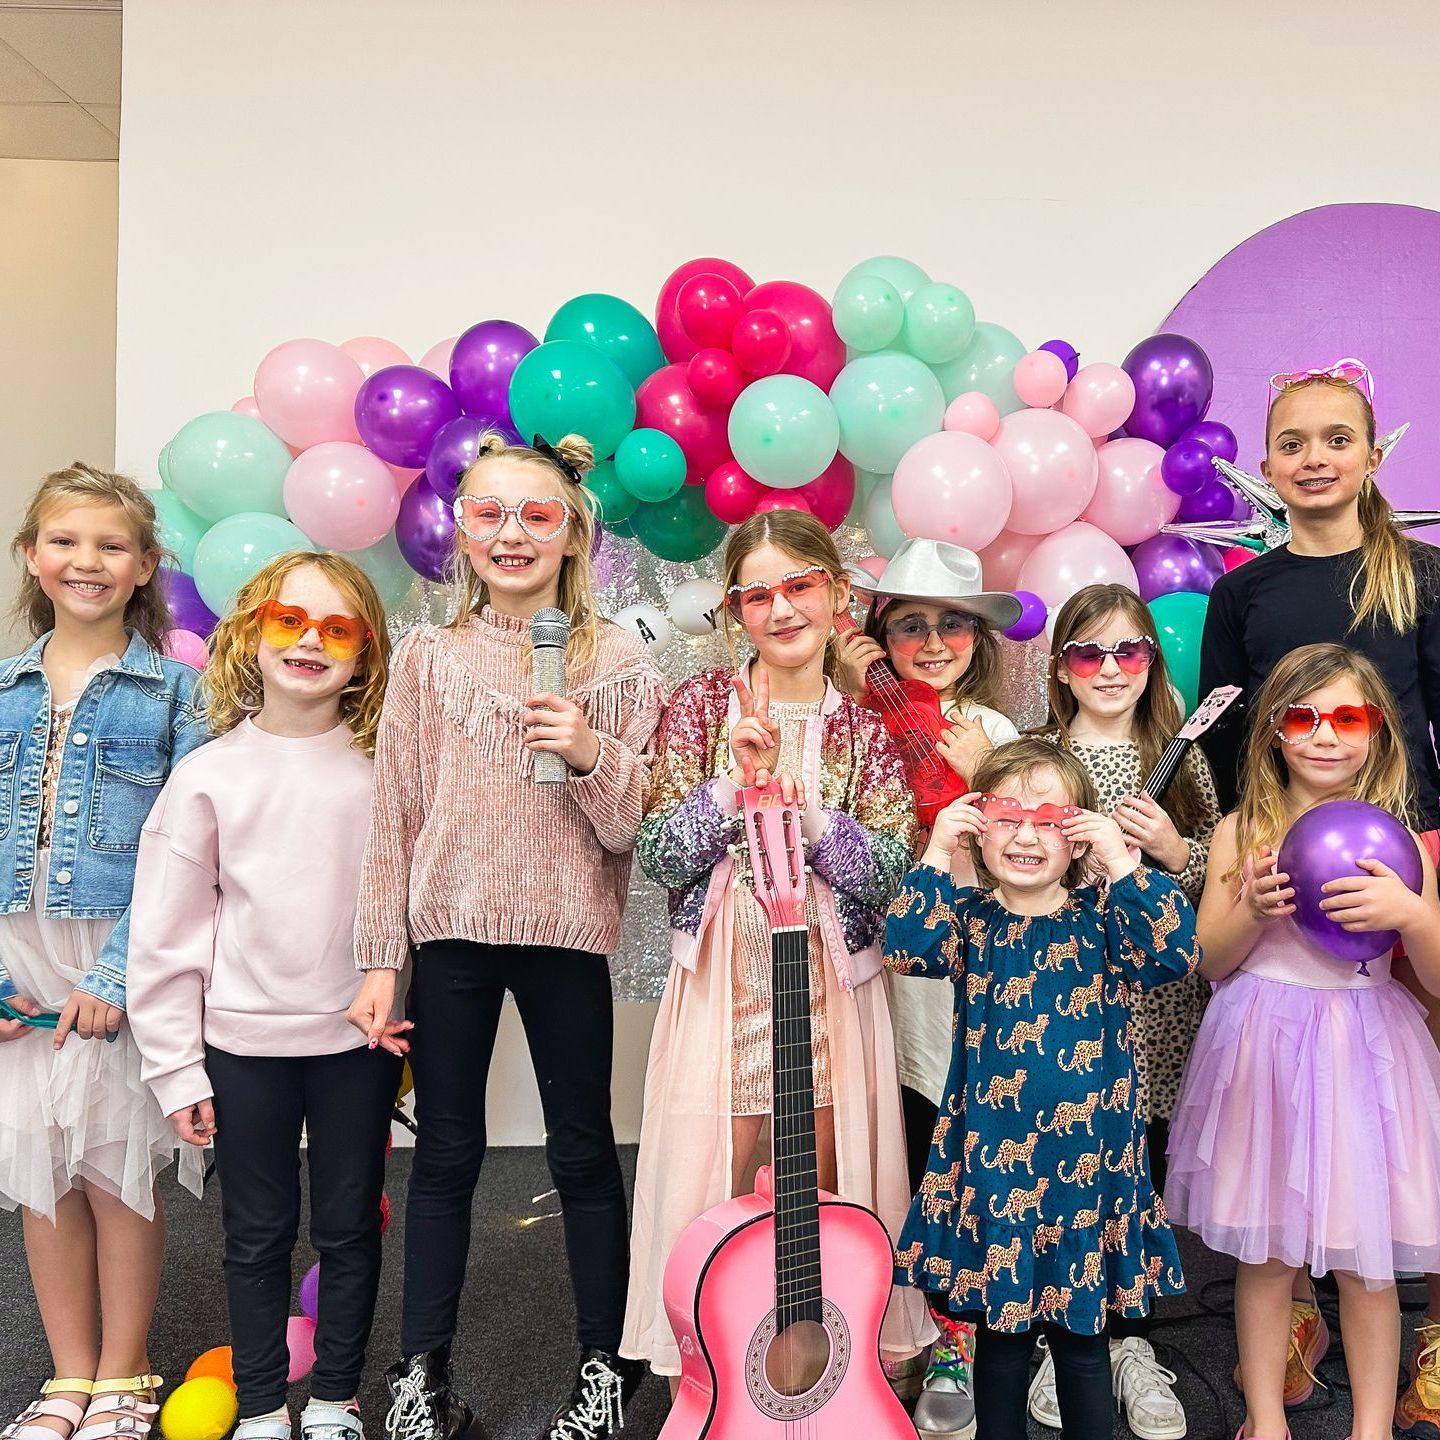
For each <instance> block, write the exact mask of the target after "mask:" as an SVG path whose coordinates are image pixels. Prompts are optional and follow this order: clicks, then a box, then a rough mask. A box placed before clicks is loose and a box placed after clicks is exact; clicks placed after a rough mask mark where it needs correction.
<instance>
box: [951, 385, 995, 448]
mask: <svg viewBox="0 0 1440 1440" xmlns="http://www.w3.org/2000/svg"><path fill="white" fill-rule="evenodd" d="M945 428H946V429H947V430H960V431H963V432H964V433H965V434H966V435H975V436H978V437H979V438H980V439H981V440H993V439H994V438H995V432H996V431H997V430H998V429H999V428H1000V412H999V410H997V409H996V408H995V402H994V401H993V400H992V399H991V398H990V397H989V396H988V395H986V394H983V393H982V392H981V391H979V390H967V391H966V392H965V393H964V394H963V395H957V396H956V397H955V398H954V399H953V400H952V401H951V402H950V404H949V405H948V406H947V407H946V410H945Z"/></svg>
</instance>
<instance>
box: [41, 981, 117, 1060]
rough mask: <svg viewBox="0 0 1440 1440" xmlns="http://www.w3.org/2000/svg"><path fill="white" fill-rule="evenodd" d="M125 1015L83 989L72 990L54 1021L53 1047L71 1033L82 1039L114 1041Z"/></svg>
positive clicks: (115, 1007)
mask: <svg viewBox="0 0 1440 1440" xmlns="http://www.w3.org/2000/svg"><path fill="white" fill-rule="evenodd" d="M124 1013H125V1012H124V1011H123V1010H121V1009H120V1008H119V1007H118V1006H116V1005H107V1004H106V1003H105V1002H104V1001H103V1000H99V999H97V998H96V997H95V996H94V995H91V994H90V993H89V992H88V991H85V990H72V991H71V992H70V998H69V999H68V1000H67V1001H66V1002H65V1008H64V1009H63V1010H62V1011H61V1012H60V1018H59V1020H57V1021H56V1022H55V1048H56V1049H57V1050H58V1049H59V1048H60V1047H61V1046H62V1045H63V1044H64V1043H65V1039H66V1037H67V1036H68V1035H69V1034H70V1032H71V1031H72V1030H73V1031H74V1032H75V1033H76V1034H77V1035H78V1036H79V1037H80V1038H81V1039H82V1040H113V1039H114V1038H115V1037H116V1036H117V1035H118V1034H119V1033H120V1017H121V1016H122V1015H123V1014H124Z"/></svg>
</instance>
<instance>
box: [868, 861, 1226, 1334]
mask: <svg viewBox="0 0 1440 1440" xmlns="http://www.w3.org/2000/svg"><path fill="white" fill-rule="evenodd" d="M1198 960H1199V949H1198V946H1197V944H1196V940H1195V912H1194V910H1193V909H1192V908H1191V905H1190V902H1189V900H1187V899H1186V897H1185V892H1184V891H1183V890H1181V888H1180V887H1179V885H1177V884H1176V883H1175V881H1174V880H1172V879H1170V877H1169V876H1167V875H1164V874H1161V873H1160V872H1158V871H1155V870H1150V869H1147V868H1145V867H1141V868H1139V869H1137V870H1135V871H1133V872H1132V873H1131V874H1129V875H1127V876H1125V877H1124V878H1123V879H1121V880H1118V881H1116V882H1115V883H1114V884H1113V885H1111V886H1110V887H1109V889H1108V893H1105V894H1103V895H1102V893H1101V892H1099V891H1097V890H1095V889H1093V888H1084V889H1077V890H1072V891H1071V892H1070V894H1069V897H1068V898H1067V899H1066V901H1065V903H1064V904H1063V905H1062V906H1061V907H1060V908H1059V909H1058V910H1056V911H1055V912H1054V913H1053V914H1050V915H1036V916H1024V915H1017V914H1015V913H1014V912H1013V911H1010V910H1007V909H1006V908H1005V907H1004V906H1002V905H1001V904H1000V902H999V901H998V900H997V899H996V898H995V896H994V895H993V894H992V893H991V892H990V891H988V890H978V889H968V888H966V889H962V888H961V887H959V886H957V885H956V884H955V883H954V881H953V880H952V879H951V878H950V876H949V875H947V874H942V873H941V872H940V871H939V870H936V869H934V868H932V867H931V866H929V865H917V866H915V867H913V868H912V869H911V870H910V871H909V873H908V874H907V875H906V876H905V879H904V881H903V883H902V885H901V888H900V893H899V894H898V895H897V896H896V898H895V901H894V903H893V904H892V905H891V906H890V911H889V914H888V916H887V917H886V921H885V963H886V965H887V966H889V967H890V969H892V970H894V971H896V972H897V973H899V974H902V975H923V976H928V977H930V978H932V979H936V980H950V981H953V982H954V985H955V1044H954V1048H953V1050H952V1053H951V1059H950V1073H949V1075H948V1077H947V1078H946V1083H945V1098H944V1100H943V1102H942V1103H941V1106H940V1113H939V1115H938V1117H937V1119H936V1124H935V1134H934V1138H933V1140H932V1143H931V1147H930V1163H929V1166H928V1169H927V1174H926V1176H925V1182H924V1184H923V1186H922V1187H921V1191H920V1194H918V1195H917V1196H916V1197H915V1199H914V1201H913V1202H912V1203H911V1206H910V1213H909V1216H908V1217H907V1219H906V1222H905V1227H904V1229H903V1230H902V1231H901V1235H900V1241H899V1244H898V1245H897V1247H896V1255H895V1281H896V1284H908V1285H914V1286H918V1287H920V1288H921V1289H924V1290H928V1291H931V1292H933V1293H934V1294H935V1295H936V1296H937V1297H940V1296H943V1297H944V1299H945V1301H946V1303H947V1304H948V1305H949V1308H950V1310H951V1311H952V1313H955V1314H963V1315H966V1316H967V1317H973V1316H983V1317H984V1319H985V1322H986V1324H987V1325H989V1326H990V1328H991V1329H994V1330H1003V1331H1012V1332H1013V1331H1022V1330H1026V1329H1028V1328H1029V1327H1030V1325H1031V1324H1034V1323H1039V1322H1049V1323H1052V1324H1056V1325H1059V1326H1061V1327H1062V1328H1064V1329H1066V1330H1070V1331H1072V1332H1074V1333H1076V1334H1091V1335H1093V1334H1099V1333H1100V1331H1101V1330H1103V1329H1104V1328H1105V1325H1106V1321H1107V1318H1108V1316H1109V1315H1111V1314H1115V1315H1128V1316H1140V1315H1144V1314H1146V1313H1147V1312H1148V1310H1149V1308H1150V1301H1151V1298H1152V1297H1153V1296H1156V1295H1176V1294H1179V1293H1181V1292H1182V1291H1183V1290H1184V1288H1185V1279H1184V1276H1183V1274H1182V1273H1181V1269H1180V1257H1179V1254H1178V1252H1177V1250H1176V1248H1175V1237H1174V1236H1173V1235H1172V1234H1171V1232H1170V1225H1169V1222H1168V1220H1167V1219H1166V1215H1165V1207H1164V1205H1163V1204H1162V1202H1161V1200H1160V1198H1159V1196H1157V1195H1156V1194H1155V1190H1154V1187H1153V1186H1152V1185H1151V1183H1150V1166H1149V1162H1148V1159H1147V1156H1146V1153H1145V1123H1144V1121H1143V1120H1142V1119H1141V1118H1140V1115H1139V1113H1138V1111H1137V1110H1136V1106H1135V1088H1136V1080H1135V1066H1134V1062H1133V1059H1132V1056H1131V1039H1130V1027H1131V1014H1130V1011H1131V1005H1132V1003H1133V1001H1134V999H1135V997H1136V996H1137V995H1138V994H1139V993H1140V992H1141V991H1144V990H1148V989H1151V988H1153V987H1155V986H1157V985H1164V984H1166V983H1167V982H1170V981H1174V980H1178V979H1180V978H1181V977H1183V976H1185V975H1188V974H1189V973H1190V972H1191V971H1192V970H1193V969H1194V968H1195V966H1196V964H1197V962H1198Z"/></svg>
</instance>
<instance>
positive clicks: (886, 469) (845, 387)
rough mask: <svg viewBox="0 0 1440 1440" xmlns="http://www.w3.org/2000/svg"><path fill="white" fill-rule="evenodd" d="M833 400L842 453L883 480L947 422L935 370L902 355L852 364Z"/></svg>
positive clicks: (838, 379)
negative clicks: (914, 448)
mask: <svg viewBox="0 0 1440 1440" xmlns="http://www.w3.org/2000/svg"><path fill="white" fill-rule="evenodd" d="M741 398H742V399H743V398H744V397H743V396H742V397H741ZM830 400H831V402H832V403H833V404H834V406H835V414H836V417H837V419H838V420H839V422H840V453H841V454H842V455H843V456H844V457H845V458H846V459H847V460H848V461H850V463H851V464H852V465H856V466H858V467H859V468H860V469H861V470H876V471H879V472H880V473H881V474H883V475H890V474H893V473H894V470H895V467H896V465H898V464H899V463H900V457H901V456H902V455H904V453H905V452H906V451H907V450H908V449H909V448H910V447H911V446H912V445H913V444H914V443H915V442H916V441H917V440H923V439H924V438H925V436H927V435H934V434H936V433H937V432H938V431H939V429H940V426H941V424H942V422H943V421H944V419H945V397H944V395H943V394H942V393H941V390H940V382H939V381H938V380H937V379H936V378H935V373H934V371H932V370H931V369H930V367H929V366H928V365H926V364H925V363H924V362H923V361H920V360H917V359H916V358H915V357H914V356H913V355H902V354H901V353H900V352H899V351H898V350H882V351H880V352H879V354H876V355H862V356H861V357H860V358H859V359H858V360H852V361H851V362H850V363H849V364H848V365H847V366H846V367H845V368H844V369H843V370H842V371H841V372H840V373H839V375H837V376H836V377H835V383H834V384H833V385H832V386H831V387H830ZM736 403H737V404H738V403H739V402H738V401H737V402H736ZM732 418H733V412H732ZM736 459H739V452H738V451H737V452H736ZM742 463H743V462H742ZM745 468H746V469H747V470H749V469H750V467H749V466H748V465H746V466H745ZM751 473H752V474H753V473H754V472H753V471H752V472H751Z"/></svg>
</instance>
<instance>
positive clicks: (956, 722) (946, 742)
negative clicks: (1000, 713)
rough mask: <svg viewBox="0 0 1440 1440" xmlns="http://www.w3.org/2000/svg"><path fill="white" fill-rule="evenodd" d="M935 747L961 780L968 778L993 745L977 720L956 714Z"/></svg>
mask: <svg viewBox="0 0 1440 1440" xmlns="http://www.w3.org/2000/svg"><path fill="white" fill-rule="evenodd" d="M935 748H936V749H937V750H938V751H939V752H940V754H941V755H942V756H943V757H944V760H945V763H946V764H947V765H948V766H949V767H950V768H951V769H952V770H953V771H954V772H955V773H956V774H957V775H958V776H960V778H961V779H962V780H969V778H970V777H971V776H972V775H973V774H974V773H975V767H976V766H977V765H978V764H979V763H980V761H981V759H982V757H983V756H984V755H985V754H986V752H987V751H990V750H993V749H994V748H995V747H994V746H993V745H992V744H991V743H990V737H989V736H988V735H987V734H986V733H985V727H984V726H983V725H982V724H981V723H980V722H979V721H978V720H967V719H966V718H965V717H964V716H963V715H960V714H957V715H956V716H955V718H954V719H953V720H952V721H951V722H950V728H949V729H948V730H947V731H946V732H945V733H944V734H943V735H942V736H941V737H940V738H939V739H938V740H937V741H936V742H935Z"/></svg>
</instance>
